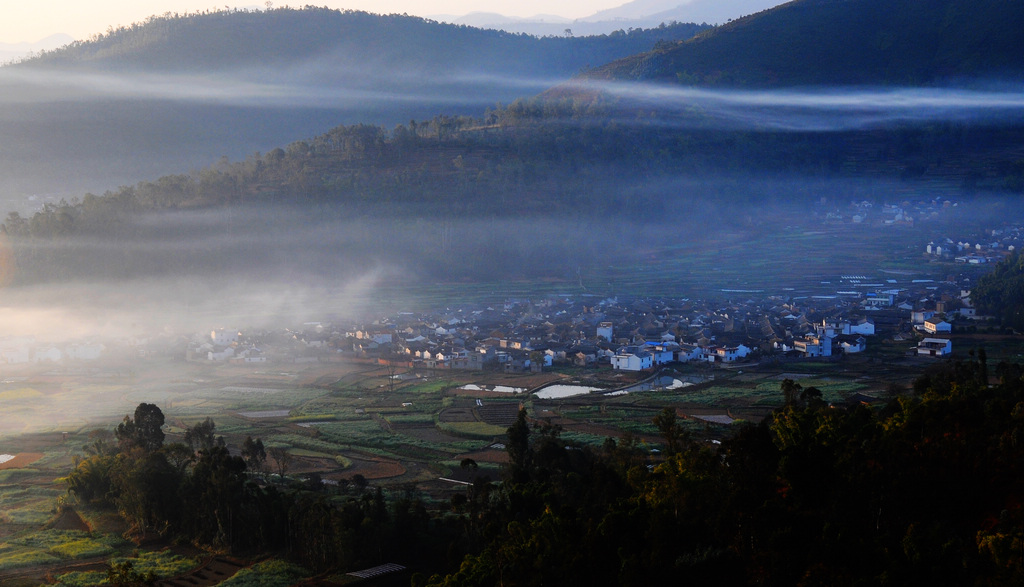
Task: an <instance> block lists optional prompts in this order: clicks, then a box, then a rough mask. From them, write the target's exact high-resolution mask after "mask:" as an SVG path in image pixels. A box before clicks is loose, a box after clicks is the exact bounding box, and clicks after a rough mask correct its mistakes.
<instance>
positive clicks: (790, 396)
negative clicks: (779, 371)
mask: <svg viewBox="0 0 1024 587" xmlns="http://www.w3.org/2000/svg"><path fill="white" fill-rule="evenodd" d="M780 387H781V388H782V397H783V400H784V403H785V405H787V406H792V405H795V404H796V401H797V398H799V397H800V390H802V389H803V386H802V385H800V384H799V383H797V382H796V381H793V380H792V379H789V378H788V377H787V378H786V379H783V380H782V383H781V384H780Z"/></svg>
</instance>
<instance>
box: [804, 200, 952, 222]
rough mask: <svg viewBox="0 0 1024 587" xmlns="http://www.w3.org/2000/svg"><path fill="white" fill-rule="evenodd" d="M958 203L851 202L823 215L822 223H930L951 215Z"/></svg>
mask: <svg viewBox="0 0 1024 587" xmlns="http://www.w3.org/2000/svg"><path fill="white" fill-rule="evenodd" d="M959 205H960V204H959V202H957V201H955V200H950V199H943V198H931V199H927V200H922V199H919V200H915V201H910V200H904V201H901V202H898V203H876V202H870V201H867V200H855V201H852V202H850V203H849V204H848V205H847V206H845V207H843V208H831V209H829V210H828V211H827V212H825V214H824V216H825V221H826V222H828V223H832V224H839V223H851V224H873V225H878V226H913V225H914V222H915V219H916V220H917V221H926V222H927V221H934V220H938V219H940V218H942V217H943V216H945V215H947V214H951V213H955V211H956V209H957V208H958V207H959Z"/></svg>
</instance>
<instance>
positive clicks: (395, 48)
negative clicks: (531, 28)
mask: <svg viewBox="0 0 1024 587" xmlns="http://www.w3.org/2000/svg"><path fill="white" fill-rule="evenodd" d="M700 29H701V27H699V26H697V25H685V24H675V25H666V26H664V27H658V28H655V29H652V30H632V31H629V32H624V31H623V32H618V33H615V34H610V35H602V36H597V37H576V38H569V37H559V38H554V37H551V38H537V37H531V36H527V35H513V34H509V33H504V32H500V31H489V30H481V29H475V28H471V27H466V26H456V25H448V24H441V23H437V22H432V21H428V20H424V19H422V18H416V17H410V16H402V15H390V16H380V15H373V14H367V13H365V12H351V11H349V12H341V11H337V10H330V9H326V8H315V7H308V8H303V9H290V8H283V9H274V10H269V11H262V12H259V11H252V12H250V11H235V10H227V11H214V12H205V13H200V14H188V15H165V16H159V17H154V18H150V19H149V20H147V21H146V22H143V23H138V24H134V25H131V26H128V27H122V28H117V29H113V28H112V29H110V30H109V32H107V33H106V34H104V35H101V36H98V37H96V38H94V39H92V40H88V41H82V42H76V43H73V44H71V45H68V46H66V47H64V48H62V49H59V50H55V51H51V52H47V53H44V54H43V55H41V56H37V57H35V58H33V59H28V60H25V61H23V62H21V63H18V64H14V65H9V66H4V67H0V85H2V86H3V88H4V92H3V95H2V96H0V110H2V111H3V113H4V116H3V117H0V137H2V138H3V139H4V140H3V141H0V202H5V203H7V205H5V206H3V207H4V208H6V209H10V208H13V207H17V206H16V205H12V202H13V201H15V200H22V201H23V200H24V198H25V197H26V196H27V195H28V194H48V193H49V194H57V195H63V196H67V197H72V196H73V195H74V194H80V193H82V192H85V191H102V190H106V189H109V188H112V187H115V186H118V185H122V184H126V183H135V182H137V181H139V180H142V179H146V178H152V177H156V176H158V175H162V174H166V173H179V172H187V171H189V170H190V169H194V168H197V167H201V166H203V165H207V164H208V163H209V162H210V161H212V160H215V159H217V158H218V157H220V156H222V155H224V156H228V157H230V158H232V159H237V158H241V157H245V156H247V155H250V154H252V153H255V152H257V151H261V152H265V151H269V150H271V149H273V148H275V147H277V146H279V145H286V144H288V143H291V142H292V141H296V140H299V139H302V138H305V137H309V136H312V135H314V134H317V133H321V132H323V131H324V129H328V128H332V127H334V126H337V125H338V124H343V123H344V124H354V123H370V124H383V125H386V126H392V125H394V124H396V123H399V122H402V123H405V122H408V121H409V120H410V119H423V118H432V117H434V116H436V115H438V114H444V115H449V116H450V115H458V114H469V115H478V114H479V113H480V112H482V111H483V110H484V109H485V108H486V107H488V106H493V105H494V104H495V103H498V102H502V103H508V102H511V101H512V100H515V99H517V98H520V97H523V96H531V95H535V94H537V93H539V92H541V91H543V90H544V89H546V88H548V87H550V86H552V85H554V84H556V83H558V82H559V81H564V80H567V79H569V78H570V77H571V76H573V75H576V74H577V73H579V72H580V71H581V70H583V69H585V68H587V67H588V66H598V65H602V64H604V63H607V62H609V61H612V60H614V59H618V58H622V57H625V56H627V55H631V54H633V53H638V52H641V51H648V50H650V49H651V48H653V47H654V46H655V45H656V44H657V43H659V42H669V41H674V40H678V39H682V38H686V37H688V36H692V35H693V34H694V33H695V32H697V31H698V30H700ZM21 207H22V209H24V208H25V206H21Z"/></svg>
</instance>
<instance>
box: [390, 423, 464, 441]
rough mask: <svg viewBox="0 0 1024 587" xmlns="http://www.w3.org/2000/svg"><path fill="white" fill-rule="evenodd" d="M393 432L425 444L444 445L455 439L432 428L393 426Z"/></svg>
mask: <svg viewBox="0 0 1024 587" xmlns="http://www.w3.org/2000/svg"><path fill="white" fill-rule="evenodd" d="M395 430H396V431H397V432H400V433H401V434H405V435H406V436H410V437H412V438H415V439H417V440H422V441H425V442H433V443H438V444H443V443H446V442H451V441H452V439H453V438H455V437H453V436H451V435H449V434H445V433H444V432H441V431H440V430H438V429H437V428H435V427H433V426H402V425H395Z"/></svg>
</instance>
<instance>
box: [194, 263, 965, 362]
mask: <svg viewBox="0 0 1024 587" xmlns="http://www.w3.org/2000/svg"><path fill="white" fill-rule="evenodd" d="M853 277H857V276H853ZM853 277H851V279H850V280H847V281H851V280H852V281H858V279H854V278H853ZM844 279H845V277H844ZM917 281H920V283H917ZM844 283H845V282H844ZM840 293H841V292H840ZM854 293H856V292H854ZM967 296H968V292H966V291H959V290H958V285H957V284H953V283H946V282H942V283H936V282H933V281H931V280H915V282H914V283H911V284H906V285H905V286H904V287H894V288H892V289H889V290H882V291H869V292H867V293H858V294H857V295H827V296H825V295H823V296H797V297H794V296H790V297H783V296H768V297H766V298H764V299H762V300H760V301H755V300H746V301H731V302H727V303H723V304H712V303H708V302H701V301H695V300H689V299H662V298H656V299H648V298H634V299H628V300H626V299H619V298H607V299H599V298H596V297H587V296H580V297H568V296H563V297H556V298H551V299H545V300H540V301H536V300H508V301H506V302H505V303H504V304H500V305H497V306H493V305H492V306H486V307H464V308H457V309H445V310H444V311H439V312H424V313H412V312H404V313H400V314H397V315H394V316H389V317H386V318H382V319H380V320H377V321H375V322H373V323H370V324H359V325H351V326H348V327H346V326H343V325H337V324H329V323H310V324H305V325H303V326H302V327H301V328H297V329H294V330H281V331H277V332H259V333H253V334H243V333H240V332H238V331H237V330H230V329H217V330H213V331H212V332H210V334H209V336H208V337H207V336H205V335H204V336H203V337H202V339H200V340H196V341H194V342H193V343H192V344H190V345H189V347H188V352H187V357H188V358H189V359H192V360H204V361H224V362H236V363H251V362H263V361H267V360H272V361H286V362H305V361H330V360H335V359H338V360H340V359H341V358H346V359H351V358H357V359H359V358H362V359H366V360H371V361H378V362H390V363H398V364H403V365H409V366H417V367H423V368H428V369H467V370H481V369H485V368H493V369H497V370H503V371H505V372H512V373H514V372H529V371H540V370H542V369H544V368H545V367H550V366H551V365H553V364H555V363H556V362H561V363H563V364H573V365H577V366H581V367H582V366H593V365H608V366H609V367H610V368H612V369H616V370H623V371H643V370H646V369H651V368H653V367H656V366H658V365H662V364H665V363H669V362H689V361H705V362H713V363H733V362H736V361H742V360H744V359H748V358H750V357H751V356H752V355H755V356H756V355H758V354H761V355H763V354H772V355H776V356H778V357H780V358H781V357H792V358H816V357H834V356H837V355H840V354H852V353H859V352H862V351H864V350H865V349H866V348H867V345H868V341H869V340H870V339H871V338H872V337H875V336H885V337H888V338H890V339H892V340H897V341H899V340H911V339H919V338H921V336H923V337H924V340H921V341H920V342H919V343H918V346H917V348H916V353H917V354H920V355H928V356H945V355H948V354H950V353H951V352H952V346H951V344H950V342H949V340H948V335H949V333H950V330H951V326H952V325H951V322H949V321H948V320H947V317H948V318H949V319H952V317H953V316H956V319H968V318H974V317H975V316H974V314H973V308H971V307H970V304H969V298H968V297H967ZM918 331H919V334H918Z"/></svg>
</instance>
